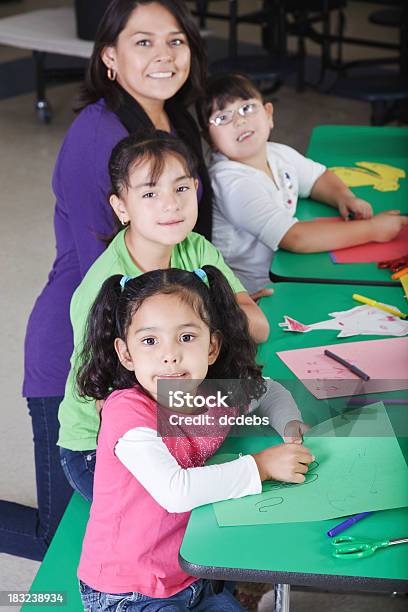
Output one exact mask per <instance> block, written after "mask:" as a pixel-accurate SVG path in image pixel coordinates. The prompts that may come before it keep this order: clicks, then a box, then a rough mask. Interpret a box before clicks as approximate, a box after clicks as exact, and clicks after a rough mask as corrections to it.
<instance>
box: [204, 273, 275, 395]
mask: <svg viewBox="0 0 408 612" xmlns="http://www.w3.org/2000/svg"><path fill="white" fill-rule="evenodd" d="M203 270H204V271H205V273H206V274H207V278H208V282H209V293H210V300H211V305H212V309H213V310H214V314H215V317H216V320H217V328H218V330H219V331H220V332H221V334H222V345H221V351H220V354H219V356H218V359H217V361H216V362H215V363H214V364H213V365H212V366H210V367H209V369H208V377H209V378H213V379H225V378H227V379H239V380H240V385H239V389H237V393H238V395H237V396H236V397H235V399H233V400H232V403H235V405H241V406H242V405H248V403H249V401H251V399H254V398H259V397H261V395H263V394H264V393H265V391H266V387H265V382H264V379H263V377H262V368H261V366H259V365H257V364H256V352H257V346H256V343H255V342H254V340H253V339H252V337H251V335H250V333H249V328H248V319H247V317H246V315H245V313H244V312H243V311H242V310H241V308H240V307H239V305H238V303H237V300H236V296H235V294H234V293H233V291H232V289H231V287H230V285H229V283H228V281H227V279H226V278H225V276H224V275H223V274H222V272H220V270H219V269H218V268H215V267H214V266H203Z"/></svg>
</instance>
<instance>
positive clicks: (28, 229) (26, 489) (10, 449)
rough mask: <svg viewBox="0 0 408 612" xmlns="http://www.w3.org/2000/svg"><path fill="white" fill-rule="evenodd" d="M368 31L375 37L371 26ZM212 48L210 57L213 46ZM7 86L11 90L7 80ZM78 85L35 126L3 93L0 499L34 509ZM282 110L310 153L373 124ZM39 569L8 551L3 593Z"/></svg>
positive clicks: (26, 583)
mask: <svg viewBox="0 0 408 612" xmlns="http://www.w3.org/2000/svg"><path fill="white" fill-rule="evenodd" d="M64 4H72V0H71V2H70V0H6V1H4V0H0V18H1V17H4V16H7V15H11V14H15V13H18V12H22V11H28V10H33V9H36V8H45V7H54V6H61V5H64ZM223 4H224V6H225V4H226V3H225V2H224V3H221V2H219V3H218V2H217V7H218V6H219V7H220V8H222V6H223ZM245 4H246V5H247V6H250V7H251V8H252V7H253V6H254V0H243V1H242V7H243V8H245ZM376 8H378V6H376V5H369V4H366V3H364V4H363V3H361V4H360V3H357V2H353V3H350V9H348V16H349V22H350V23H349V28H350V31H352V32H353V33H356V32H358V33H359V34H361V28H362V24H363V23H366V19H365V14H367V13H369V12H370V11H372V10H374V9H376ZM208 25H209V27H210V28H211V29H212V30H213V33H214V34H215V35H216V36H217V37H223V36H224V37H225V25H224V24H222V23H221V24H220V23H219V22H212V21H210V22H209V24H208ZM372 28H373V26H372ZM364 34H365V35H369V34H370V31H369V28H368V27H367V28H365V31H364ZM371 34H373V35H374V36H376V37H377V38H378V39H379V38H380V37H385V38H387V37H388V38H392V37H393V36H394V35H395V34H394V33H393V31H392V29H390V28H382V29H379V28H375V30H372V31H371ZM256 36H257V33H256V29H254V28H251V27H244V28H243V29H242V39H243V40H245V41H246V42H248V43H251V42H252V43H253V42H255V41H256ZM209 45H210V52H211V45H212V43H211V39H209ZM215 48H217V49H219V48H220V43H219V41H218V42H217V43H214V49H215ZM354 51H355V49H354ZM352 52H353V51H352V50H351V51H348V53H350V54H351V53H352ZM359 53H362V52H361V51H359ZM364 53H366V52H365V51H364ZM369 53H370V52H369V51H367V54H369ZM27 55H28V53H27V52H24V51H19V50H15V49H12V48H10V47H4V46H1V45H0V68H1V67H2V65H3V64H4V65H5V63H6V62H11V61H13V60H16V59H20V58H24V57H26V56H27ZM2 86H3V88H4V83H3V84H2ZM76 88H77V86H76V85H72V84H71V85H64V86H59V87H53V88H50V89H49V92H48V97H49V99H50V100H51V102H52V105H53V110H54V119H53V121H52V123H51V124H50V125H47V126H44V125H41V124H39V123H37V120H36V117H35V114H34V110H33V108H34V94H33V93H32V92H29V93H26V94H23V95H18V96H14V97H5V96H4V97H3V99H1V95H0V134H1V139H0V158H1V164H0V185H1V188H0V189H1V192H0V193H1V195H0V201H1V204H0V244H1V249H2V256H1V258H0V273H1V277H2V279H3V281H2V290H1V292H0V294H1V297H0V312H2V313H3V316H2V317H1V319H0V339H1V348H0V363H1V367H0V372H1V388H2V389H3V409H2V411H1V412H2V417H1V418H2V427H1V434H0V436H1V437H0V442H1V443H0V497H1V498H2V499H10V500H13V501H16V502H21V503H25V504H28V505H32V506H35V505H36V492H35V481H34V478H35V476H34V467H33V449H32V434H31V425H30V420H29V417H28V414H27V410H26V404H25V400H24V399H22V398H21V383H22V372H23V341H24V333H25V325H26V321H27V318H28V315H29V313H30V310H31V308H32V305H33V303H34V301H35V299H36V297H37V295H38V294H39V292H40V290H41V289H42V287H43V285H44V283H45V281H46V278H47V274H48V271H49V269H50V266H51V263H52V260H53V257H54V237H53V227H52V219H53V206H54V198H53V194H52V192H51V189H50V179H51V173H52V169H53V165H54V161H55V157H56V154H57V152H58V149H59V147H60V144H61V142H62V139H63V137H64V134H65V132H66V130H67V128H68V126H69V124H70V122H71V121H72V117H73V115H72V112H71V104H72V98H73V95H74V94H75V91H76ZM274 104H275V124H276V127H275V129H274V133H273V139H275V140H277V141H281V142H285V143H286V144H289V145H291V146H293V147H295V148H297V149H299V150H300V151H302V152H303V151H304V150H305V148H306V146H307V143H308V140H309V137H310V133H311V130H312V129H313V127H314V126H315V125H317V124H353V125H364V124H365V125H367V124H368V123H369V106H368V105H367V104H365V103H362V102H356V101H351V100H345V99H341V98H334V97H330V96H327V95H324V94H319V93H316V92H315V91H313V90H310V89H308V90H307V91H306V92H305V93H303V94H301V95H298V94H295V92H294V90H293V88H291V87H287V86H285V87H283V88H282V89H281V90H280V91H279V92H278V93H277V94H275V95H274ZM300 116H301V121H299V117H300ZM38 567H39V564H38V563H36V562H33V561H27V560H25V559H20V558H17V557H12V556H9V555H4V554H0V591H2V590H19V591H24V590H27V589H29V587H30V584H31V582H32V580H33V577H34V576H35V574H36V572H37V570H38ZM405 606H406V599H405V598H402V599H401V598H390V597H388V596H387V595H385V596H382V595H373V594H370V595H366V594H357V595H350V594H344V593H343V594H336V595H333V594H323V593H318V594H314V593H310V592H301V591H293V593H292V606H291V610H293V611H294V612H303V611H306V610H312V611H314V610H319V611H320V612H325V611H329V610H330V611H333V612H334V611H338V612H340V611H345V610H347V611H349V612H352V611H357V610H358V611H364V610H367V611H368V610H370V612H376V611H380V610H384V609H387V611H390V612H391V611H399V610H403V609H406V607H405ZM6 609H7V608H2V610H6ZM262 609H263V610H266V609H268V607H266V608H265V607H263V608H262ZM10 610H16V608H15V607H14V608H10Z"/></svg>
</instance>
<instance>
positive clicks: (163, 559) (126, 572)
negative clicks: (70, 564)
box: [78, 387, 230, 597]
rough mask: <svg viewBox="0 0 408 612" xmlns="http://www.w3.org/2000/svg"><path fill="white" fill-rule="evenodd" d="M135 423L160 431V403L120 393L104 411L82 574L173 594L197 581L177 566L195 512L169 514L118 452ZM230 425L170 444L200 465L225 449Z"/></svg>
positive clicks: (112, 588) (109, 585)
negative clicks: (191, 515)
mask: <svg viewBox="0 0 408 612" xmlns="http://www.w3.org/2000/svg"><path fill="white" fill-rule="evenodd" d="M224 413H225V410H224ZM207 414H209V415H211V409H210V410H209V411H208V413H207ZM135 427H149V428H150V429H154V430H157V409H156V403H155V402H154V401H153V400H152V399H150V398H149V397H147V396H146V395H145V394H144V393H143V392H142V391H141V390H140V389H139V388H137V387H134V388H132V389H126V390H123V391H115V392H114V393H112V394H111V395H110V396H109V398H108V399H107V400H106V402H105V405H104V407H103V412H102V425H101V430H100V433H99V438H98V448H97V453H96V469H95V481H94V493H93V503H92V506H91V512H90V517H89V522H88V525H87V528H86V533H85V538H84V542H83V546H82V555H81V559H80V563H79V567H78V577H79V578H80V579H81V580H82V581H83V582H85V583H86V584H88V585H89V586H90V587H92V588H94V589H96V590H98V591H102V592H105V593H122V592H127V591H136V592H138V593H142V594H143V595H148V596H150V597H170V596H171V595H174V594H175V593H177V592H179V591H181V590H182V589H185V588H186V587H187V586H188V585H190V584H191V583H192V582H194V581H195V580H197V579H196V578H194V577H192V576H189V575H188V574H186V573H185V572H183V570H181V569H180V566H179V564H178V552H179V549H180V546H181V542H182V539H183V536H184V532H185V529H186V526H187V522H188V519H189V516H190V513H189V512H184V513H179V514H177V513H169V512H167V510H165V509H164V508H162V507H161V506H160V505H159V504H158V503H157V502H156V501H155V500H154V499H153V498H152V497H151V496H150V494H149V493H148V492H147V491H146V489H144V488H143V487H142V485H141V484H140V483H139V481H138V480H137V479H136V478H135V477H134V476H133V475H132V474H131V473H130V472H129V471H128V470H127V468H125V466H124V465H123V464H122V463H121V462H120V461H119V459H118V458H117V457H116V455H115V445H116V443H117V441H118V440H119V438H121V437H122V436H123V435H124V434H125V433H126V432H127V431H129V430H130V429H134V428H135ZM229 429H230V428H229V427H228V426H226V427H225V428H217V429H216V431H215V433H216V434H217V435H212V436H211V435H205V433H204V435H201V437H196V436H194V437H186V436H185V435H178V436H177V437H176V436H174V437H165V438H163V441H164V443H165V444H166V446H167V448H168V449H169V451H170V453H171V454H172V455H173V456H174V457H175V459H176V460H177V462H178V463H179V465H181V466H182V467H183V468H188V467H198V466H202V465H203V464H204V462H205V461H206V460H207V459H208V458H209V457H211V455H213V454H214V453H215V451H216V450H217V449H218V448H219V447H220V445H221V444H222V442H223V440H224V439H225V437H226V435H227V433H228V431H229ZM211 432H213V433H214V428H213V429H211ZM208 433H209V434H210V431H209V432H208ZM180 434H182V432H181V430H180ZM218 434H220V435H218Z"/></svg>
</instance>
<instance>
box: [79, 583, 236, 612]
mask: <svg viewBox="0 0 408 612" xmlns="http://www.w3.org/2000/svg"><path fill="white" fill-rule="evenodd" d="M79 590H80V593H81V598H82V604H83V606H84V610H85V612H158V611H159V610H164V611H165V612H183V611H184V612H185V610H195V612H243V611H244V610H245V609H244V608H242V606H241V605H240V604H239V603H238V601H237V600H236V599H234V597H233V596H232V594H231V592H230V591H229V590H228V589H227V588H224V590H223V591H221V593H218V595H216V594H215V593H214V591H213V588H212V585H211V582H210V581H209V580H197V582H193V584H191V585H190V586H189V587H187V588H186V589H183V591H180V592H179V593H176V594H175V595H172V596H171V597H167V598H163V599H161V598H155V597H148V596H147V595H142V594H141V593H122V594H120V595H113V594H110V593H100V592H99V591H94V589H91V587H89V586H88V585H87V584H85V583H84V582H81V581H79Z"/></svg>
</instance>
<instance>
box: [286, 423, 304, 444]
mask: <svg viewBox="0 0 408 612" xmlns="http://www.w3.org/2000/svg"><path fill="white" fill-rule="evenodd" d="M308 429H310V425H306V423H303V421H296V420H293V421H289V422H288V423H286V425H285V430H284V432H283V439H284V440H285V442H286V444H302V442H303V434H304V433H305V431H307V430H308Z"/></svg>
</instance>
